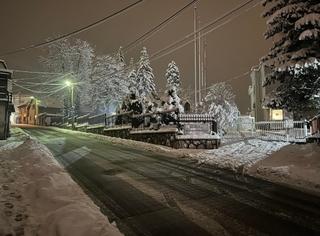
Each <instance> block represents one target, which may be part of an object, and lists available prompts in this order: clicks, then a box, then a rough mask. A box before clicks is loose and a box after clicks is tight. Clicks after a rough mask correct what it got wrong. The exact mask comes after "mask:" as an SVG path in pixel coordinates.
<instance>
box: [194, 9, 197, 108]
mask: <svg viewBox="0 0 320 236" xmlns="http://www.w3.org/2000/svg"><path fill="white" fill-rule="evenodd" d="M193 31H194V111H196V109H197V106H198V102H197V34H196V32H197V4H196V3H195V4H194V10H193Z"/></svg>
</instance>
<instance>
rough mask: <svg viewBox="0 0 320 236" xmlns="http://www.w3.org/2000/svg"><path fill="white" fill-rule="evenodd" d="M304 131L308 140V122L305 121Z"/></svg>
mask: <svg viewBox="0 0 320 236" xmlns="http://www.w3.org/2000/svg"><path fill="white" fill-rule="evenodd" d="M303 131H304V138H306V137H307V136H308V126H307V120H304V122H303Z"/></svg>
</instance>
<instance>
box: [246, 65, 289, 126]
mask: <svg viewBox="0 0 320 236" xmlns="http://www.w3.org/2000/svg"><path fill="white" fill-rule="evenodd" d="M270 72H271V69H270V68H268V67H267V66H266V65H264V64H260V65H259V66H256V67H253V68H252V69H251V73H250V80H251V85H250V86H249V90H248V94H249V97H250V108H249V109H250V111H249V112H250V115H251V116H253V117H254V118H255V120H256V121H275V120H284V119H285V118H289V117H290V116H291V114H290V113H288V112H286V111H285V110H281V109H270V108H268V107H266V105H265V102H266V100H267V99H268V97H269V96H270V95H271V93H272V92H273V91H274V90H275V89H276V87H277V85H276V84H272V85H268V86H264V84H265V83H266V78H267V75H268V73H270Z"/></svg>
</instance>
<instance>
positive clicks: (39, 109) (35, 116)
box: [17, 97, 62, 125]
mask: <svg viewBox="0 0 320 236" xmlns="http://www.w3.org/2000/svg"><path fill="white" fill-rule="evenodd" d="M17 113H18V114H17V123H18V124H30V125H40V119H39V115H40V114H42V115H41V121H43V117H44V116H43V115H44V114H51V117H54V116H57V117H59V114H60V113H61V108H59V107H48V106H44V105H41V103H40V101H39V100H38V99H36V98H33V97H31V98H30V99H29V100H28V101H26V102H24V103H22V104H20V105H18V106H17ZM61 116H62V115H61ZM47 121H48V119H47ZM50 123H51V122H50ZM50 123H47V124H48V125H50Z"/></svg>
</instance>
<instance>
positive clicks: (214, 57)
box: [0, 0, 270, 113]
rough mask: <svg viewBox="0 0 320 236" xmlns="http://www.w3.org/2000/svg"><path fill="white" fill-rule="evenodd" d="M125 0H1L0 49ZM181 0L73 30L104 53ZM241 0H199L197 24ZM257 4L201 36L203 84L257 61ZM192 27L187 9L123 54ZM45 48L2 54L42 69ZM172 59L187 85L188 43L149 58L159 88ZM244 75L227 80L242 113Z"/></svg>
mask: <svg viewBox="0 0 320 236" xmlns="http://www.w3.org/2000/svg"><path fill="white" fill-rule="evenodd" d="M133 2H135V1H133V0H131V1H129V0H121V1H119V0H92V1H84V0H68V1H65V0H64V1H63V0H55V1H48V0H47V1H44V0H28V1H21V0H10V1H4V0H2V2H1V9H2V11H1V14H0V20H1V30H2V32H1V39H0V42H1V43H0V53H2V52H5V51H10V50H14V49H17V48H21V47H25V46H29V45H31V44H34V43H39V42H42V41H44V40H46V39H47V38H49V37H54V36H57V35H59V34H64V33H68V32H70V31H74V30H75V29H78V28H80V27H83V26H85V25H88V24H90V23H92V22H94V21H96V20H99V19H101V18H103V17H105V16H107V15H109V14H111V13H112V12H114V11H117V10H119V9H121V8H124V7H125V6H127V5H129V4H131V3H133ZM188 2H189V1H187V0H161V1H160V0H145V1H144V2H143V3H141V4H139V5H138V6H136V7H134V8H133V9H130V10H129V11H127V12H125V13H124V14H121V15H119V16H117V17H115V18H113V19H112V20H110V21H108V22H106V23H103V24H101V25H99V26H97V27H95V28H93V29H91V30H89V31H86V32H84V33H81V34H79V35H77V36H76V37H77V38H80V39H82V40H86V41H88V42H89V43H90V44H91V45H92V46H93V47H94V48H95V52H96V54H98V55H99V54H108V53H113V52H114V51H116V50H118V48H119V46H124V45H126V44H128V43H129V42H131V41H133V40H135V39H136V38H137V37H139V36H140V35H141V34H143V33H144V32H146V31H148V30H149V29H151V28H152V27H154V26H155V25H157V24H159V23H160V22H161V21H162V20H164V19H165V18H167V17H168V16H170V15H171V14H173V13H174V12H175V11H177V10H178V9H179V8H181V7H182V6H184V5H186V4H187V3H188ZM242 2H244V0H227V1H226V0H200V1H199V3H198V12H199V15H200V19H201V24H202V25H203V24H205V23H207V22H209V21H212V20H213V19H215V18H217V17H219V16H221V15H222V14H224V13H225V12H227V11H229V10H231V9H232V8H234V7H236V6H237V5H239V4H240V3H242ZM261 12H262V6H260V5H258V6H256V7H254V8H252V9H251V10H249V11H248V12H244V13H243V14H242V15H241V16H239V17H237V18H236V19H235V20H233V21H232V22H230V23H227V24H226V25H224V26H222V27H221V28H219V29H218V30H216V31H214V32H212V33H210V34H209V35H208V36H207V44H208V47H207V53H208V72H207V78H208V84H211V83H215V82H220V81H225V80H228V79H230V78H232V77H234V76H237V75H240V74H243V73H245V72H247V71H248V70H250V69H251V67H252V66H254V65H257V64H258V63H259V59H260V58H261V57H262V56H263V55H264V54H266V53H267V51H268V48H269V47H270V42H268V41H265V39H264V37H263V33H264V31H265V27H266V23H265V19H263V18H261ZM192 31H193V8H192V7H190V8H189V9H188V10H186V11H184V13H183V14H181V15H179V17H178V18H177V19H176V20H174V21H173V22H172V23H170V24H169V25H167V26H166V27H165V28H164V29H163V30H161V31H160V32H158V33H157V34H155V35H154V36H153V37H151V38H150V39H148V40H147V41H146V42H144V43H143V45H139V46H138V47H136V48H135V49H134V50H132V51H131V52H130V53H129V54H128V55H125V57H126V60H127V62H129V59H130V57H135V58H136V59H138V56H139V52H140V50H141V47H142V46H146V47H147V49H148V51H149V54H153V53H154V52H156V51H158V50H160V49H161V48H163V47H165V46H167V45H169V44H171V43H172V42H174V41H176V40H178V39H180V38H181V37H183V36H185V35H187V34H189V33H191V32H192ZM45 52H46V48H45V47H44V48H42V49H31V50H28V51H25V52H22V53H17V54H15V55H10V56H5V57H3V58H2V59H5V60H6V61H7V64H8V66H9V67H10V68H11V69H22V70H43V68H41V65H40V63H39V56H40V55H45ZM172 59H173V60H175V61H176V63H177V64H178V66H179V68H180V71H181V79H182V83H183V87H184V88H189V87H191V88H193V87H192V86H193V79H194V76H193V75H194V66H193V63H194V62H193V44H192V43H191V44H189V45H188V46H186V47H184V48H181V49H179V50H177V51H176V52H174V53H172V54H170V55H167V56H165V57H163V58H161V59H159V60H157V61H154V62H152V67H153V69H154V74H155V76H156V83H157V85H158V86H159V87H160V89H162V88H163V87H164V84H165V79H164V74H165V69H166V67H167V64H168V63H169V62H170V61H171V60H172ZM249 82H250V81H249V77H248V76H245V77H243V78H241V79H237V80H233V81H232V82H231V85H232V86H233V89H234V91H235V93H236V96H237V98H236V102H237V104H238V105H239V108H240V110H241V112H242V113H246V112H247V110H248V107H249V98H248V95H247V91H248V85H249Z"/></svg>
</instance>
